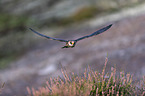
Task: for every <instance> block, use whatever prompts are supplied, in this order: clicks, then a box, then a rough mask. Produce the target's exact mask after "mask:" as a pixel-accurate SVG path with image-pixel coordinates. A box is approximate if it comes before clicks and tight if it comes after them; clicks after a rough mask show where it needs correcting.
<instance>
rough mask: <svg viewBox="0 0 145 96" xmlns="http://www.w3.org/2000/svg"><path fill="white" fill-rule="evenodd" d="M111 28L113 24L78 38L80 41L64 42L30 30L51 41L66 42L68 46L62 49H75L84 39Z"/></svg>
mask: <svg viewBox="0 0 145 96" xmlns="http://www.w3.org/2000/svg"><path fill="white" fill-rule="evenodd" d="M111 26H112V24H110V25H108V26H106V27H104V28H102V29H100V30H97V31H95V32H94V33H92V34H90V35H86V36H83V37H81V38H78V39H75V40H64V39H58V38H53V37H49V36H46V35H43V34H40V33H38V32H36V31H35V30H33V29H31V28H29V29H30V30H31V31H32V32H34V33H36V34H38V35H40V36H43V37H46V38H47V39H50V40H57V41H60V42H66V45H65V46H64V47H62V48H73V47H75V45H76V43H77V41H79V40H82V39H85V38H88V37H92V36H94V35H98V34H100V33H102V32H104V31H106V30H108V29H109V28H110V27H111Z"/></svg>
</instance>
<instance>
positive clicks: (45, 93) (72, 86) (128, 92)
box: [27, 58, 145, 96]
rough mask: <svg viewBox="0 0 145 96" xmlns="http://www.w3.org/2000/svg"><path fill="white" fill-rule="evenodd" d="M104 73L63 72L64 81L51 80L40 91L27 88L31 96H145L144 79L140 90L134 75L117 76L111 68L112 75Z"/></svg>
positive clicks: (122, 74)
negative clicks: (78, 73) (133, 78)
mask: <svg viewBox="0 0 145 96" xmlns="http://www.w3.org/2000/svg"><path fill="white" fill-rule="evenodd" d="M107 61H108V59H107V58H106V61H105V66H104V68H103V70H102V73H98V72H97V71H93V70H91V69H90V68H89V70H88V71H87V70H85V72H84V76H83V77H80V76H77V75H74V73H72V74H69V75H68V74H67V72H66V71H65V70H62V74H63V76H64V80H63V79H61V78H60V77H57V78H54V79H52V78H50V81H47V82H46V86H45V87H39V88H38V90H36V89H34V88H29V87H27V91H28V94H29V96H116V95H117V96H134V95H142V96H143V95H145V85H144V84H145V78H143V80H142V82H141V84H140V88H138V89H136V88H137V87H136V84H134V83H132V77H133V76H132V75H130V74H125V73H124V72H120V76H116V69H115V68H111V73H106V74H105V68H106V64H107Z"/></svg>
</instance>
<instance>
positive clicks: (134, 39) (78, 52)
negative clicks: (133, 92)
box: [0, 14, 145, 96]
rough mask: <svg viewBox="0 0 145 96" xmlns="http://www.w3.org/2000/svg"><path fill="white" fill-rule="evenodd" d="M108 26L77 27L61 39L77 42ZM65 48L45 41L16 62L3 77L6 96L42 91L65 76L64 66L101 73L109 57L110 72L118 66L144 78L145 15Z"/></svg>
mask: <svg viewBox="0 0 145 96" xmlns="http://www.w3.org/2000/svg"><path fill="white" fill-rule="evenodd" d="M111 23H112V22H111ZM108 24H110V23H107V24H103V25H99V26H95V27H92V26H90V25H87V24H84V25H82V26H75V25H73V26H71V27H69V28H66V29H65V30H63V31H62V32H63V33H64V34H63V35H59V36H57V37H59V38H64V39H75V38H78V37H80V36H84V35H86V34H90V33H91V32H94V31H95V30H97V29H100V28H102V27H104V26H106V25H108ZM33 35H35V34H33ZM35 36H36V37H37V38H41V37H39V36H37V35H35ZM63 45H64V44H63V43H60V42H57V41H49V40H47V39H45V38H42V42H40V43H39V44H38V46H35V48H34V49H33V50H30V51H29V52H27V53H26V54H25V55H23V56H21V57H20V58H19V60H17V61H15V62H13V63H12V65H13V66H12V67H10V68H9V69H8V70H3V71H2V72H1V74H0V78H1V79H2V81H5V82H6V85H5V89H4V90H3V93H2V95H3V96H12V94H13V95H14V94H16V95H17V96H22V94H24V95H26V94H27V92H26V86H34V87H36V88H38V86H40V85H42V84H44V82H45V81H46V80H48V79H49V78H50V77H56V76H58V75H59V76H62V74H61V72H60V69H61V67H65V69H66V70H67V72H76V73H79V72H80V73H81V72H83V71H84V70H85V68H86V67H87V66H88V65H89V66H90V67H91V68H92V69H94V70H98V71H101V70H102V67H103V66H104V62H105V58H106V56H107V54H108V59H109V61H108V64H107V70H110V69H111V67H112V66H116V68H117V71H118V72H119V71H121V70H124V71H125V72H129V73H131V74H134V76H135V77H136V78H141V77H142V76H144V75H145V14H141V15H138V16H132V17H127V18H125V19H121V20H118V21H116V22H113V26H112V28H110V29H109V30H108V31H106V32H105V33H103V34H100V35H99V36H94V37H92V38H88V39H85V40H82V41H80V42H78V43H77V45H76V47H75V48H72V49H61V47H62V46H63Z"/></svg>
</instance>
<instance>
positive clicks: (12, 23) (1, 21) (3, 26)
mask: <svg viewBox="0 0 145 96" xmlns="http://www.w3.org/2000/svg"><path fill="white" fill-rule="evenodd" d="M28 21H29V19H28V17H26V16H16V15H10V14H6V13H1V15H0V37H1V36H3V35H6V34H8V33H9V32H13V33H14V31H15V32H17V30H24V28H25V26H26V25H27V23H28ZM11 30H13V31H11Z"/></svg>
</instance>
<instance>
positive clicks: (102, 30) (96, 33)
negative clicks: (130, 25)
mask: <svg viewBox="0 0 145 96" xmlns="http://www.w3.org/2000/svg"><path fill="white" fill-rule="evenodd" d="M111 26H112V24H110V25H108V26H106V27H104V28H102V29H100V30H97V31H96V32H94V33H92V34H90V35H87V36H83V37H81V38H78V39H76V40H75V41H79V40H82V39H85V38H88V37H91V36H94V35H98V34H100V33H102V32H104V31H106V30H108V29H109V28H110V27H111Z"/></svg>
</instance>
